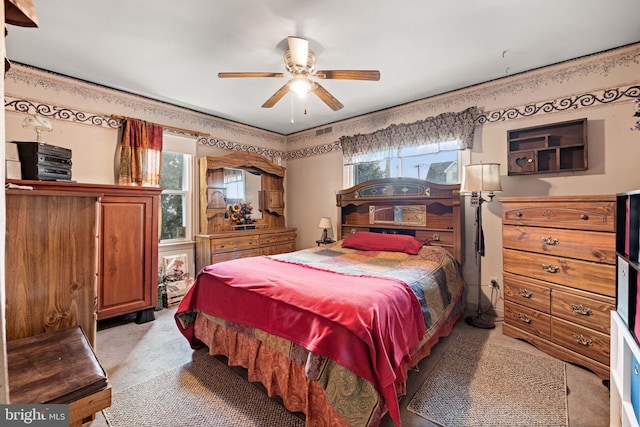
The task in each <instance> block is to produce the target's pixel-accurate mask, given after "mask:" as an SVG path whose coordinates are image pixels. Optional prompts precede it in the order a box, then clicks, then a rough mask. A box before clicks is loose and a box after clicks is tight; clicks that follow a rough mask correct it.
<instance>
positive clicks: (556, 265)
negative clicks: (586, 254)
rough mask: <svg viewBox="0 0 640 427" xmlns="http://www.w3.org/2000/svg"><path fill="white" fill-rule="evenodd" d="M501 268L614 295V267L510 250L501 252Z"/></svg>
mask: <svg viewBox="0 0 640 427" xmlns="http://www.w3.org/2000/svg"><path fill="white" fill-rule="evenodd" d="M502 255H503V256H502V260H503V268H504V271H507V272H510V273H514V274H519V275H522V276H528V277H533V278H536V279H540V280H545V281H548V282H553V283H558V284H560V285H565V286H569V287H572V288H576V289H582V290H585V291H589V292H595V293H598V294H602V295H607V296H610V297H615V295H616V267H615V265H609V264H597V263H594V262H588V261H581V260H575V259H570V258H559V257H555V256H550V255H541V254H536V253H531V252H521V251H517V250H513V249H504V250H503V251H502Z"/></svg>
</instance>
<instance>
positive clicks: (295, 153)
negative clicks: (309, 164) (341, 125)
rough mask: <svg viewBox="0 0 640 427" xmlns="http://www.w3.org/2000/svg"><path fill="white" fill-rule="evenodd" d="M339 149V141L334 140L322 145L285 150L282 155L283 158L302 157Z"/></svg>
mask: <svg viewBox="0 0 640 427" xmlns="http://www.w3.org/2000/svg"><path fill="white" fill-rule="evenodd" d="M340 150H342V146H341V145H340V141H336V142H330V143H328V144H324V145H318V146H316V147H311V148H303V149H300V150H291V151H287V152H286V153H285V155H284V158H285V159H302V158H304V157H311V156H318V155H321V154H326V153H330V152H332V151H340Z"/></svg>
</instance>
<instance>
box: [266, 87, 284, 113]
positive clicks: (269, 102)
mask: <svg viewBox="0 0 640 427" xmlns="http://www.w3.org/2000/svg"><path fill="white" fill-rule="evenodd" d="M287 92H289V86H287V85H286V84H285V85H284V86H282V87H281V88H280V89H278V90H277V91H276V93H274V94H273V95H271V98H269V99H267V101H266V102H265V103H264V104H262V108H271V107H273V106H274V105H276V103H277V102H278V101H280V100H281V99H282V97H283V96H285V95H286V94H287Z"/></svg>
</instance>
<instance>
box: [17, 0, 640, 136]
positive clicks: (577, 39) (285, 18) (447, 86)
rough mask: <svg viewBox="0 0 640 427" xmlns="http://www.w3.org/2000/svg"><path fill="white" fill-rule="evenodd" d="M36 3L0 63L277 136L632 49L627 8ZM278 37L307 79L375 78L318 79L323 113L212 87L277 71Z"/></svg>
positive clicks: (273, 82)
mask: <svg viewBox="0 0 640 427" xmlns="http://www.w3.org/2000/svg"><path fill="white" fill-rule="evenodd" d="M34 4H35V7H36V10H37V13H38V18H39V20H40V26H39V28H21V27H14V26H9V27H8V29H9V34H8V36H7V38H6V45H7V55H8V57H9V59H10V60H12V61H15V62H19V63H22V64H26V65H31V66H34V67H38V68H42V69H45V70H49V71H53V72H56V73H59V74H63V75H67V76H71V77H75V78H79V79H82V80H85V81H88V82H93V83H98V84H101V85H104V86H107V87H111V88H115V89H120V90H124V91H127V92H130V93H134V94H139V95H143V96H145V97H148V98H152V99H156V100H160V101H164V102H168V103H171V104H174V105H178V106H182V107H186V108H190V109H192V110H195V111H199V112H203V113H207V114H211V115H214V116H217V117H221V118H225V119H229V120H233V121H236V122H240V123H245V124H248V125H251V126H255V127H258V128H261V129H266V130H270V131H273V132H277V133H280V134H283V135H289V134H292V133H296V132H299V131H302V130H306V129H310V128H314V127H318V126H324V125H326V124H329V123H332V122H335V121H339V120H343V119H347V118H351V117H355V116H359V115H362V114H366V113H369V112H372V111H377V110H381V109H385V108H388V107H392V106H396V105H400V104H404V103H407V102H411V101H415V100H418V99H422V98H426V97H430V96H433V95H437V94H441V93H444V92H448V91H451V90H455V89H458V88H462V87H466V86H470V85H474V84H477V83H481V82H485V81H488V80H493V79H497V78H500V77H504V76H506V75H512V74H515V73H520V72H523V71H526V70H530V69H535V68H538V67H542V66H545V65H549V64H553V63H558V62H562V61H565V60H568V59H572V58H576V57H580V56H584V55H588V54H591V53H596V52H601V51H604V50H607V49H611V48H615V47H619V46H624V45H627V44H631V43H635V42H638V41H640V1H639V0H430V1H425V0H405V1H395V2H392V1H389V0H324V1H301V0H270V1H269V0H234V1H210V0H187V1H182V2H179V1H174V0H172V1H170V0H155V1H151V0H148V1H141V0H110V1H104V0H34ZM290 35H296V36H301V37H304V38H307V39H308V40H309V47H310V49H312V50H314V51H315V53H316V56H317V60H316V69H324V70H332V69H338V70H340V69H356V70H357V69H377V70H380V73H381V78H380V81H377V82H372V81H352V80H323V81H322V85H323V86H324V87H325V88H326V89H327V90H328V91H329V92H331V93H332V94H333V95H334V96H335V97H336V98H337V99H338V100H339V101H340V102H342V104H344V108H343V109H342V110H339V111H337V112H334V111H332V110H331V109H329V108H328V107H327V106H326V105H325V104H324V103H322V102H321V101H320V100H319V99H317V98H316V97H315V96H313V95H310V96H309V97H308V98H307V100H306V101H305V100H301V99H298V98H295V99H294V100H293V101H292V100H291V95H286V96H285V97H284V98H283V99H282V100H281V101H280V102H279V103H277V104H276V105H275V107H273V108H270V109H265V108H261V105H262V104H263V103H264V102H265V101H266V100H267V99H268V98H269V97H270V96H271V95H272V94H273V93H274V92H275V91H276V90H277V89H278V88H280V87H281V86H282V85H283V84H284V82H286V79H282V78H242V79H240V78H238V79H219V78H218V77H217V73H218V72H221V71H272V72H284V71H285V70H284V63H283V57H282V56H283V54H284V51H285V50H286V46H287V45H286V38H287V36H290ZM305 108H306V110H307V114H306V115H305V114H303V112H304V110H305ZM113 113H116V114H117V113H118V112H117V111H114V112H113ZM292 114H293V119H294V123H293V124H292V123H291V118H292Z"/></svg>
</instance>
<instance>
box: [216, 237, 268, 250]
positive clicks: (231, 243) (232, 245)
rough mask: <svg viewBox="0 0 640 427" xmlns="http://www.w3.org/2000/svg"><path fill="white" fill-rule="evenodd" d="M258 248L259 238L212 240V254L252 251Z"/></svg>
mask: <svg viewBox="0 0 640 427" xmlns="http://www.w3.org/2000/svg"><path fill="white" fill-rule="evenodd" d="M258 246H259V244H258V236H238V237H229V238H226V239H212V240H211V253H212V254H217V253H222V252H230V251H237V250H243V249H251V248H257V247H258Z"/></svg>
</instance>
